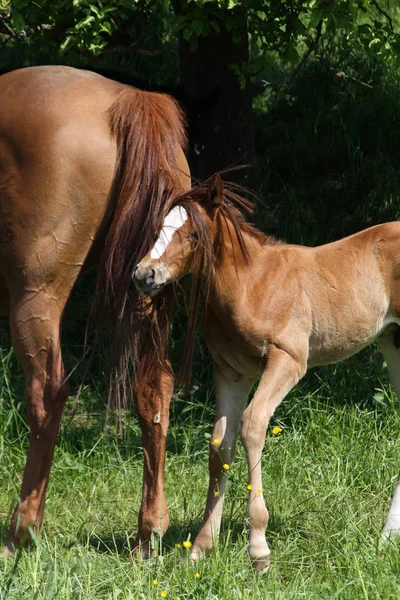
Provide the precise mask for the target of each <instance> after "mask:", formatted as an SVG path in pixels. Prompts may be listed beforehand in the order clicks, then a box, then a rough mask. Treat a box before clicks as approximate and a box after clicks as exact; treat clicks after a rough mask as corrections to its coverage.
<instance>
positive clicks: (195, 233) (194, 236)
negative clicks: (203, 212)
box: [190, 231, 199, 242]
mask: <svg viewBox="0 0 400 600" xmlns="http://www.w3.org/2000/svg"><path fill="white" fill-rule="evenodd" d="M190 237H191V239H192V240H194V241H195V242H197V241H198V239H199V234H198V233H197V231H192V233H191V234H190Z"/></svg>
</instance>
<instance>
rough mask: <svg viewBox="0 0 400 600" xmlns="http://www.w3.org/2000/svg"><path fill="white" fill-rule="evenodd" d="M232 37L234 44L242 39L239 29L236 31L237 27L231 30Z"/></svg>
mask: <svg viewBox="0 0 400 600" xmlns="http://www.w3.org/2000/svg"><path fill="white" fill-rule="evenodd" d="M232 39H233V43H234V44H238V43H239V42H240V40H241V39H242V35H241V33H240V31H238V30H237V29H234V30H233V32H232Z"/></svg>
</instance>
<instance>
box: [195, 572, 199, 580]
mask: <svg viewBox="0 0 400 600" xmlns="http://www.w3.org/2000/svg"><path fill="white" fill-rule="evenodd" d="M194 578H195V579H199V578H200V573H199V572H198V571H196V573H195V574H194Z"/></svg>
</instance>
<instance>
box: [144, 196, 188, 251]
mask: <svg viewBox="0 0 400 600" xmlns="http://www.w3.org/2000/svg"><path fill="white" fill-rule="evenodd" d="M187 218H188V214H187V211H186V209H185V208H183V206H175V207H174V208H173V209H172V210H171V212H169V213H168V214H167V216H166V217H165V219H164V223H163V228H162V229H161V233H160V235H159V237H158V240H157V241H156V243H155V245H154V248H153V249H152V251H151V252H150V258H161V257H162V255H163V254H164V252H165V251H166V249H167V247H168V244H169V243H170V241H171V240H172V236H173V235H174V233H175V231H177V230H178V229H180V228H181V227H182V225H183V224H184V223H185V221H186V220H187Z"/></svg>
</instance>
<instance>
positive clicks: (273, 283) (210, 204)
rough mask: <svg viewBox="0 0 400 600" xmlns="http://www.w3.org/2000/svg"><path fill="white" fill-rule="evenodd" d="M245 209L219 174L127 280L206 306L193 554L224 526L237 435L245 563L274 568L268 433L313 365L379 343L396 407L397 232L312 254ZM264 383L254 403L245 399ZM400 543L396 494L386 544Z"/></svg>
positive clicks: (383, 229) (391, 228)
mask: <svg viewBox="0 0 400 600" xmlns="http://www.w3.org/2000/svg"><path fill="white" fill-rule="evenodd" d="M235 204H236V205H237V204H239V206H241V207H242V208H245V209H251V205H250V203H248V202H247V201H245V200H244V199H243V198H241V197H240V196H239V195H238V194H236V193H234V192H232V191H229V190H224V188H223V184H222V180H221V179H220V178H219V176H214V177H213V178H211V180H209V182H208V185H207V184H205V185H202V186H199V187H197V188H194V189H193V190H191V191H190V192H189V193H188V194H183V195H181V196H180V197H178V198H177V199H174V201H173V204H172V209H171V210H170V212H169V213H168V214H167V216H166V218H165V221H164V226H163V229H162V231H161V233H160V236H159V238H158V240H157V242H156V244H155V246H154V248H153V249H152V250H151V252H150V253H149V254H148V255H147V256H146V257H145V258H143V259H142V261H141V262H140V263H139V264H138V266H137V268H136V270H135V271H134V274H133V277H134V281H135V284H136V286H137V287H138V289H140V290H142V291H143V292H145V293H147V294H148V295H154V294H156V293H157V292H158V291H159V290H160V289H161V288H162V286H163V285H165V284H166V283H169V282H171V281H174V280H178V279H179V278H180V277H182V276H183V275H185V274H186V273H192V274H193V278H194V280H196V279H198V278H201V279H202V281H203V284H204V287H205V294H206V299H207V304H206V309H205V312H204V315H203V326H204V331H205V336H206V340H207V344H208V347H209V349H210V352H211V354H212V357H213V359H214V379H215V391H216V404H217V406H216V418H215V425H214V430H213V434H212V441H211V444H210V462H209V468H210V483H209V490H208V496H207V505H206V510H205V515H204V520H203V522H202V525H201V528H200V531H199V533H198V536H197V538H196V540H195V542H194V544H193V547H192V556H193V558H197V557H198V556H199V555H200V554H201V553H204V552H208V551H209V550H210V549H211V548H212V545H213V540H214V537H215V536H216V535H218V531H219V528H220V523H221V517H222V505H223V497H224V490H225V485H226V481H227V477H226V473H225V470H224V468H223V465H224V464H225V463H226V464H228V465H229V464H230V463H231V462H232V460H233V457H234V452H235V444H236V438H237V432H238V430H239V428H240V431H241V439H242V442H243V445H244V447H245V450H246V455H247V462H248V471H249V484H250V486H249V503H248V510H249V518H250V543H249V555H250V558H251V559H252V561H253V562H254V565H255V567H256V568H258V569H265V568H267V567H268V565H269V554H270V551H269V548H268V544H267V542H266V539H265V528H266V526H267V522H268V511H267V508H266V506H265V502H264V497H263V491H262V489H263V486H262V480H261V455H262V450H263V445H264V441H265V436H266V431H267V426H268V423H269V420H270V418H271V416H272V415H273V413H274V411H275V409H276V408H277V406H278V405H279V404H280V402H281V401H282V399H283V398H284V397H285V396H286V394H287V393H288V392H289V391H290V390H291V389H292V388H293V386H295V385H296V383H297V382H298V381H299V380H300V379H301V377H303V375H304V374H305V372H306V371H307V369H308V367H311V366H315V365H324V364H327V363H333V362H336V361H339V360H342V359H344V358H346V357H348V356H350V355H352V354H354V353H356V352H358V351H359V350H361V349H362V348H364V347H365V346H367V345H368V344H370V343H371V342H373V341H376V342H377V343H378V345H379V347H380V348H381V350H382V353H383V355H384V357H385V359H386V361H387V365H388V369H389V374H390V378H391V382H392V384H393V387H394V389H395V391H396V393H397V395H398V396H399V397H400V349H398V346H399V344H398V343H396V340H398V334H399V331H400V330H399V324H400V283H399V281H400V222H395V223H386V224H384V225H377V226H375V227H371V228H370V229H366V230H365V231H362V232H360V233H357V234H355V235H352V236H350V237H347V238H345V239H343V240H340V241H338V242H334V243H331V244H327V245H325V246H320V247H317V248H307V247H304V246H295V245H288V244H284V243H281V242H277V241H275V240H273V239H271V238H269V237H267V236H265V235H263V234H262V233H260V232H259V231H257V230H256V229H255V228H253V227H252V226H251V225H249V224H247V223H246V222H245V221H244V219H243V217H242V215H241V214H240V213H239V211H238V210H237V208H236V207H235ZM257 379H259V384H258V387H257V390H256V392H255V394H254V397H253V399H252V400H251V402H250V403H249V405H248V406H246V403H247V397H248V394H249V392H250V390H251V388H252V386H253V384H254V382H255V381H256V380H257ZM399 534H400V488H399V487H398V488H397V489H396V492H395V495H394V498H393V502H392V506H391V509H390V512H389V515H388V518H387V521H386V524H385V526H384V530H383V535H384V537H389V536H390V535H393V536H395V535H399Z"/></svg>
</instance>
